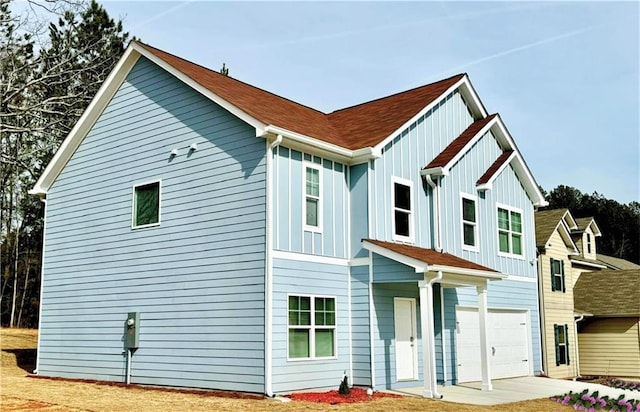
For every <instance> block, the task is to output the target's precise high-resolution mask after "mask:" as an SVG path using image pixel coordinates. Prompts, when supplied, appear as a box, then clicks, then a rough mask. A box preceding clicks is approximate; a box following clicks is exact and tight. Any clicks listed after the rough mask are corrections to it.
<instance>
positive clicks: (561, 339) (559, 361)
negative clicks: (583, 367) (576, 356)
mask: <svg viewBox="0 0 640 412" xmlns="http://www.w3.org/2000/svg"><path fill="white" fill-rule="evenodd" d="M553 334H554V337H555V342H556V366H560V365H569V327H568V326H567V325H553Z"/></svg>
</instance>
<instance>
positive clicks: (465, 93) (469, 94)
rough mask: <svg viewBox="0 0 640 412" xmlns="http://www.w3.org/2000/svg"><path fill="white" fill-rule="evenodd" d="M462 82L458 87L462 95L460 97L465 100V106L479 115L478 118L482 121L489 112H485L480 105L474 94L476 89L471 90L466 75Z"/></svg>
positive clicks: (471, 87)
mask: <svg viewBox="0 0 640 412" xmlns="http://www.w3.org/2000/svg"><path fill="white" fill-rule="evenodd" d="M463 80H464V82H463V83H462V85H461V87H460V93H462V97H464V98H465V101H466V102H467V104H469V106H470V108H471V110H472V111H475V112H476V113H478V114H480V117H481V118H483V119H484V118H485V117H487V116H488V115H489V112H487V109H486V108H485V107H484V105H483V104H482V101H481V100H480V97H479V96H478V93H476V89H474V88H473V85H472V84H471V80H469V77H468V76H467V75H466V74H465V75H464V77H463ZM470 103H472V104H470Z"/></svg>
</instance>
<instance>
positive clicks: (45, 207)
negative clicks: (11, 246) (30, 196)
mask: <svg viewBox="0 0 640 412" xmlns="http://www.w3.org/2000/svg"><path fill="white" fill-rule="evenodd" d="M40 200H42V203H44V217H43V220H42V222H43V223H42V255H41V257H40V305H39V306H38V331H42V306H44V305H43V304H42V303H43V301H42V298H43V297H44V262H45V260H44V256H45V250H46V249H45V244H46V242H47V210H48V205H47V199H40ZM41 336H42V333H41V332H40V333H38V346H37V351H36V369H35V370H34V371H33V373H35V374H36V375H38V374H39V373H38V371H39V369H40V354H41V353H42V352H41V351H40V337H41Z"/></svg>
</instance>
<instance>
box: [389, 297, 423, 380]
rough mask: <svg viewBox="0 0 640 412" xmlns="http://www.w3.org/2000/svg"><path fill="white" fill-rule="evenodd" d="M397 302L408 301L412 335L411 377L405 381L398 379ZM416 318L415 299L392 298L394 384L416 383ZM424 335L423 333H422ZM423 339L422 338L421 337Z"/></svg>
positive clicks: (417, 373)
mask: <svg viewBox="0 0 640 412" xmlns="http://www.w3.org/2000/svg"><path fill="white" fill-rule="evenodd" d="M399 301H408V302H409V303H410V304H411V332H412V333H413V335H414V336H413V342H412V343H413V345H411V348H412V351H413V354H412V355H413V376H412V377H411V378H407V379H398V362H397V359H398V342H397V341H396V335H397V333H396V331H397V329H396V328H397V322H396V321H397V318H396V314H397V310H396V308H397V305H398V302H399ZM417 318H418V314H417V305H416V299H415V298H406V297H401V296H394V297H393V327H394V328H393V329H394V330H393V331H394V336H393V342H394V345H395V354H396V371H395V372H396V382H409V381H416V380H418V379H419V370H420V368H419V366H418V324H417ZM423 335H424V333H423ZM423 339H424V337H423Z"/></svg>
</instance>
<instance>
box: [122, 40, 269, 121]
mask: <svg viewBox="0 0 640 412" xmlns="http://www.w3.org/2000/svg"><path fill="white" fill-rule="evenodd" d="M132 45H133V47H134V49H135V50H136V51H137V52H138V53H140V54H141V55H142V56H144V57H146V58H147V59H149V60H151V61H152V62H153V63H155V64H157V65H158V66H160V67H162V68H163V69H164V70H166V71H167V72H169V73H171V74H172V75H173V76H175V77H176V78H177V79H178V80H180V81H182V82H183V83H185V84H186V85H188V86H189V87H191V88H192V89H194V90H196V91H197V92H198V93H200V94H202V95H203V96H205V97H206V98H208V99H209V100H211V101H212V102H214V103H216V104H217V105H219V106H221V107H223V108H224V109H226V110H228V111H229V112H231V114H233V115H234V116H236V117H238V118H239V119H241V120H242V121H244V122H245V123H247V124H249V125H251V126H253V127H255V128H256V130H261V129H264V127H265V124H264V123H262V122H261V121H259V120H258V119H256V118H255V117H253V116H251V115H249V114H248V113H246V112H244V111H242V110H240V109H239V108H238V107H237V106H234V105H233V104H231V103H229V102H228V101H226V100H225V99H223V98H222V97H220V96H218V95H217V94H215V93H213V92H212V91H211V90H209V89H207V88H206V87H204V86H202V85H201V84H200V83H198V82H196V81H195V80H193V79H192V78H191V77H189V76H187V75H186V74H184V73H182V72H181V71H180V70H178V69H176V68H174V67H173V66H171V65H170V64H169V63H167V62H165V61H164V60H162V59H161V58H160V57H158V56H156V55H155V54H153V53H151V52H150V51H148V50H147V49H145V48H144V47H143V46H140V45H138V44H137V43H135V42H134V43H132ZM256 133H257V132H256Z"/></svg>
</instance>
